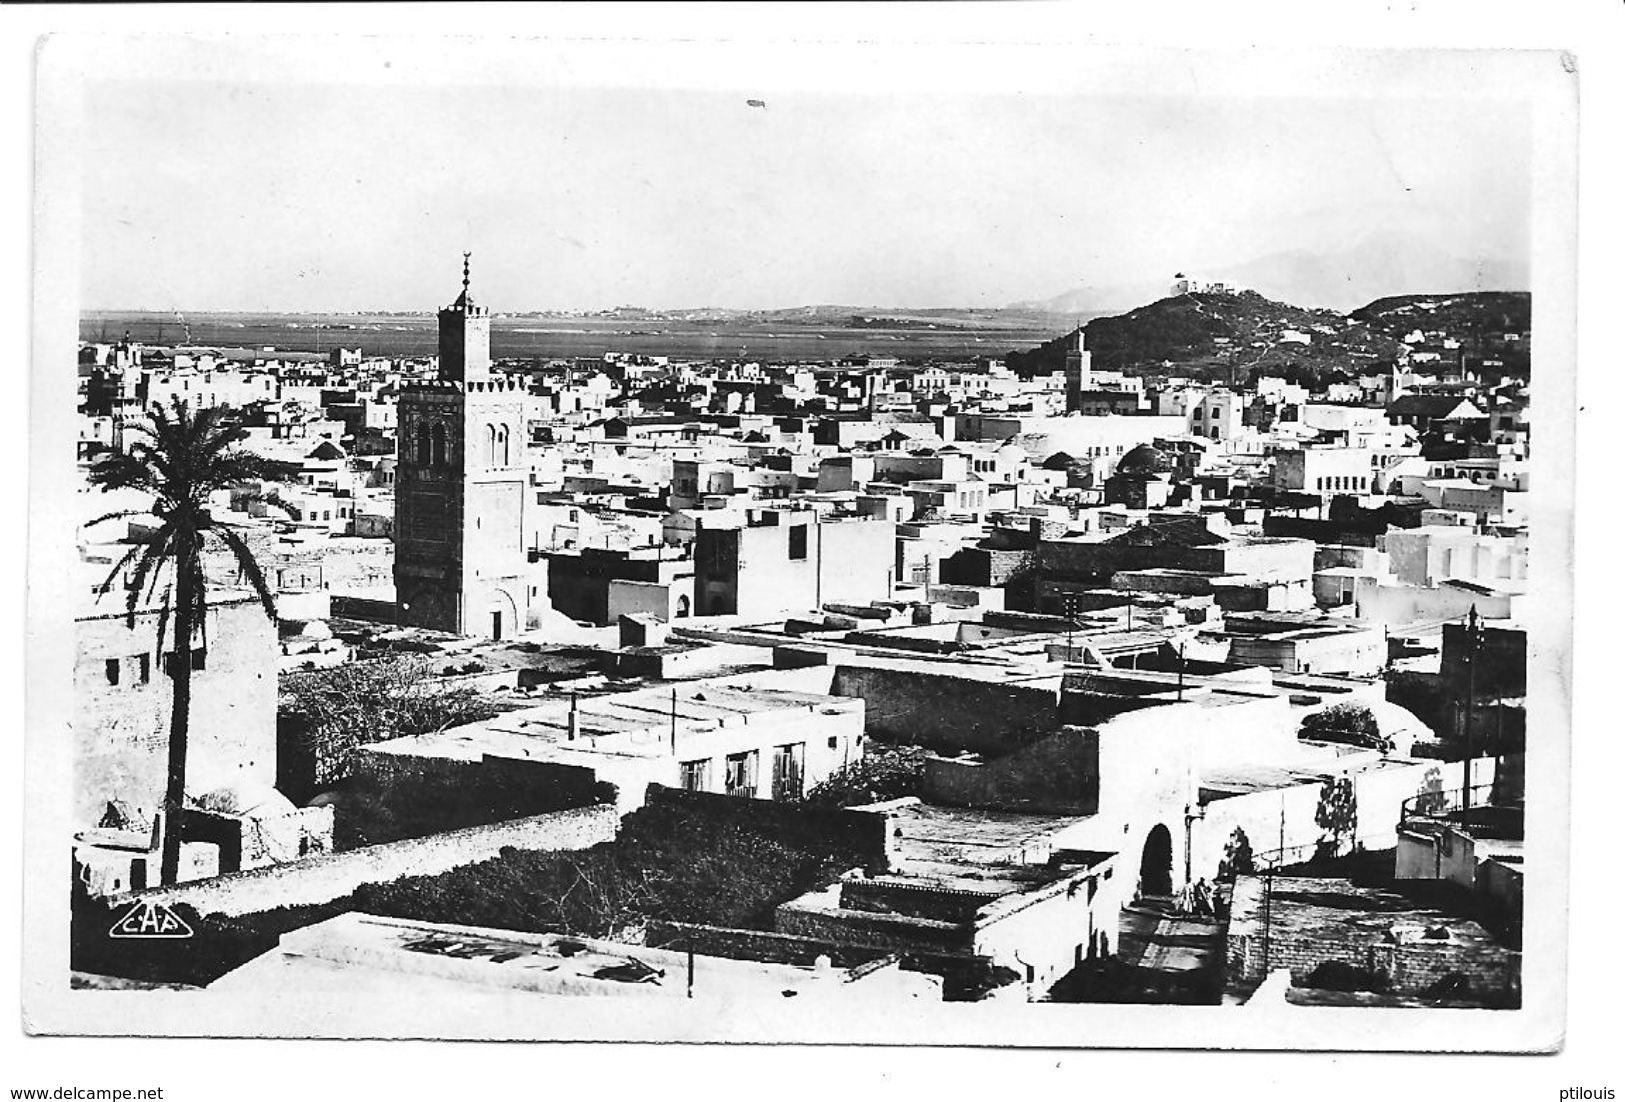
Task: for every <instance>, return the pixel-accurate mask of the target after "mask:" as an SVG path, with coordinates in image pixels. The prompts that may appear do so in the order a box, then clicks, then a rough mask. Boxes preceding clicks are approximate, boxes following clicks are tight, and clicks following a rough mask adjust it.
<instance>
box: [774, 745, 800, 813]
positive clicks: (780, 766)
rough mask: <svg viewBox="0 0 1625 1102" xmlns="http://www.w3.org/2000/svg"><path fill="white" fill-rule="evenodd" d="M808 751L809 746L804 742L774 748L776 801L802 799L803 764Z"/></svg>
mask: <svg viewBox="0 0 1625 1102" xmlns="http://www.w3.org/2000/svg"><path fill="white" fill-rule="evenodd" d="M806 751H807V744H806V743H804V742H795V743H790V744H788V745H785V746H777V747H774V749H773V798H774V799H775V800H799V799H800V798H801V786H802V780H801V777H802V762H803V760H804V759H805V756H806Z"/></svg>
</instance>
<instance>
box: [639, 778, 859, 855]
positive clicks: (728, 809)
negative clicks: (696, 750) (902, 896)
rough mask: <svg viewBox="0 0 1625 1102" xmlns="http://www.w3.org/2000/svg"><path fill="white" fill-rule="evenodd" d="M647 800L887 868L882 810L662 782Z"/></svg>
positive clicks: (651, 788)
mask: <svg viewBox="0 0 1625 1102" xmlns="http://www.w3.org/2000/svg"><path fill="white" fill-rule="evenodd" d="M644 802H645V804H646V805H648V806H652V807H659V806H662V805H664V806H672V807H677V808H679V809H681V810H682V811H684V812H686V813H688V814H693V815H700V816H704V817H706V818H709V819H714V820H719V821H723V822H731V823H738V824H740V825H741V826H745V827H747V828H749V829H751V830H756V831H760V832H761V833H763V834H767V835H770V836H775V837H782V838H785V839H786V840H787V841H793V839H795V838H797V837H804V836H808V835H811V836H814V837H816V838H817V839H818V840H819V841H820V842H821V843H825V844H828V845H830V846H831V847H839V848H841V849H844V850H846V851H848V852H850V853H852V854H853V855H854V856H856V857H857V858H859V859H861V860H863V861H864V862H865V864H866V865H867V866H869V867H871V868H874V869H877V870H878V869H884V868H885V867H886V861H887V859H886V842H887V838H888V836H889V828H888V825H887V824H888V822H889V820H888V818H887V816H886V814H885V812H882V811H856V810H849V809H846V808H826V807H812V806H809V805H807V804H797V803H780V802H778V801H774V800H752V799H745V798H742V797H739V796H725V795H719V794H718V793H714V792H687V791H684V790H683V789H680V788H666V787H664V786H662V785H658V784H652V785H650V786H649V790H648V795H647V797H646V798H645V801H644Z"/></svg>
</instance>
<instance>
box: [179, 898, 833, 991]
mask: <svg viewBox="0 0 1625 1102" xmlns="http://www.w3.org/2000/svg"><path fill="white" fill-rule="evenodd" d="M693 959H694V964H693V967H694V972H693V976H694V979H693V983H694V997H695V998H696V999H700V998H733V997H738V996H740V995H744V994H754V996H755V997H758V998H759V997H761V996H762V995H764V994H767V993H773V994H776V995H790V994H796V995H804V994H816V993H818V992H819V989H827V990H829V991H832V992H833V991H839V990H840V989H841V988H842V987H844V986H845V985H846V984H847V983H850V982H852V981H853V980H855V979H859V978H861V975H862V973H860V972H857V971H855V970H848V969H837V968H819V967H816V966H813V967H804V966H800V965H791V964H768V963H760V962H756V961H741V960H731V959H724V958H721V957H709V956H695V957H694V958H693ZM688 967H689V960H688V956H687V954H686V953H682V952H677V951H674V950H669V949H653V948H648V947H646V946H641V945H623V944H620V943H617V942H608V941H598V940H593V939H588V938H578V937H571V936H567V935H563V934H537V933H525V932H521V931H516V930H496V929H488V928H482V927H470V926H451V925H444V924H441V923H432V922H418V921H412V920H408V919H399V918H386V917H382V916H377V915H369V914H361V913H357V912H351V913H348V914H342V915H339V916H337V917H335V918H331V919H328V920H327V921H325V922H321V923H317V924H316V925H313V926H307V927H305V928H304V929H301V930H296V931H293V932H291V933H288V934H284V935H283V936H282V939H281V941H280V943H279V944H278V946H277V948H275V949H273V950H272V951H270V952H269V953H266V954H264V955H262V956H259V957H256V958H255V959H254V960H251V961H249V962H248V963H247V964H245V965H243V966H241V967H240V968H238V969H236V970H235V971H232V972H228V973H227V974H226V975H224V976H222V977H221V978H220V979H218V980H216V981H215V982H214V983H213V984H211V985H210V989H211V990H214V989H219V990H225V991H253V992H255V993H256V994H263V993H264V992H266V991H268V990H269V991H275V990H278V989H283V990H291V991H298V992H301V993H307V994H308V993H311V992H312V991H323V990H329V991H333V992H335V993H345V994H348V995H355V994H358V993H360V994H374V995H377V994H394V995H398V996H399V997H401V998H409V999H417V998H421V997H423V995H424V993H425V992H428V993H432V994H434V995H442V996H447V997H452V998H457V997H464V998H466V997H468V996H469V995H470V994H471V993H472V992H473V991H476V990H478V989H481V988H484V989H498V990H506V991H511V992H530V993H533V994H539V995H572V996H626V997H635V998H677V999H683V998H687V997H688Z"/></svg>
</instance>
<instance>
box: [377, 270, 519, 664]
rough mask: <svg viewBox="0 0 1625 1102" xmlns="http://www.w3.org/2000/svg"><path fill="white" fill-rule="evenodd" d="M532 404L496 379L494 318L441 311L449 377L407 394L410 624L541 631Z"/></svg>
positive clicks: (443, 373)
mask: <svg viewBox="0 0 1625 1102" xmlns="http://www.w3.org/2000/svg"><path fill="white" fill-rule="evenodd" d="M526 400H527V393H526V391H525V390H524V389H522V388H521V387H520V386H519V384H517V383H514V382H510V381H508V380H505V379H500V378H493V377H492V376H491V312H490V308H489V307H485V306H479V305H476V304H475V302H474V300H473V297H472V296H471V295H470V293H469V277H468V254H466V253H465V254H464V256H463V291H462V294H460V295H459V296H458V297H457V300H456V301H455V302H453V303H452V304H451V305H450V306H448V307H446V308H445V309H444V310H441V311H440V376H439V379H437V380H435V381H432V382H427V383H417V384H408V385H406V386H404V387H403V388H402V391H401V398H400V414H399V424H400V431H399V444H398V453H397V454H398V462H397V469H398V474H397V479H396V492H395V540H396V543H395V601H396V610H397V614H398V616H399V618H400V622H401V623H403V624H409V625H413V626H416V627H424V628H432V629H435V630H438V631H448V632H454V633H456V634H458V635H481V636H489V637H491V638H494V639H502V638H506V637H508V636H511V635H513V634H515V633H516V632H519V631H523V630H524V629H525V627H526V626H527V625H528V624H529V623H530V621H531V608H532V596H533V590H536V589H537V588H538V587H537V586H535V585H533V584H532V581H531V577H530V575H531V573H532V567H531V564H530V561H529V556H528V555H527V554H526V552H525V541H524V531H525V524H524V522H525V491H526V483H527V480H528V464H527V456H526V443H527V432H526V427H525V426H526Z"/></svg>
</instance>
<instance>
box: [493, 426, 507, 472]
mask: <svg viewBox="0 0 1625 1102" xmlns="http://www.w3.org/2000/svg"><path fill="white" fill-rule="evenodd" d="M495 450H496V453H497V454H499V455H500V456H501V458H502V466H504V467H506V466H507V465H508V426H507V425H499V426H498V427H497V439H496V449H495Z"/></svg>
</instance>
